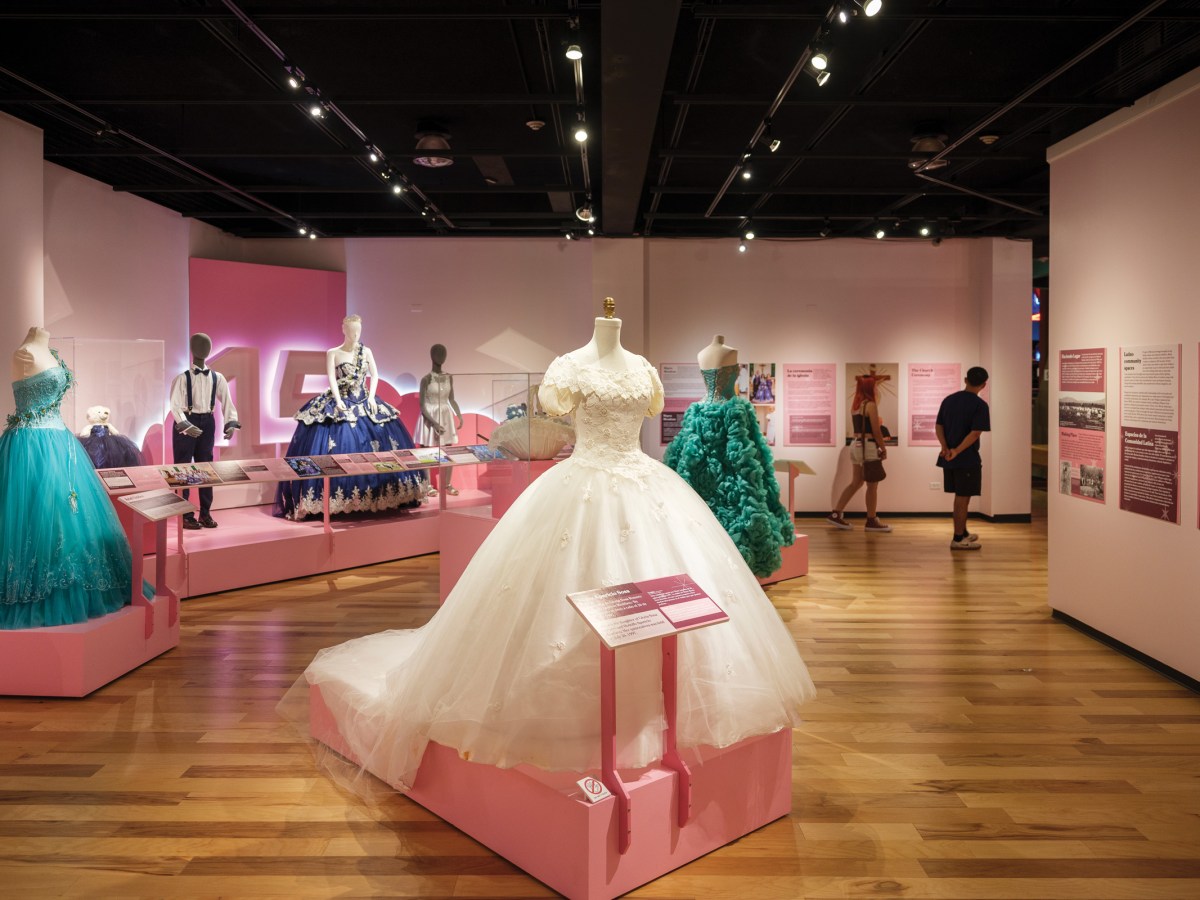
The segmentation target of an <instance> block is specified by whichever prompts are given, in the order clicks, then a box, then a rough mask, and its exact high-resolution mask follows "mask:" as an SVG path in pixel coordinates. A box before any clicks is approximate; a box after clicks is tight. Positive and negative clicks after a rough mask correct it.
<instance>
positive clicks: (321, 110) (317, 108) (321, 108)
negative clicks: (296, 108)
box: [308, 103, 325, 119]
mask: <svg viewBox="0 0 1200 900" xmlns="http://www.w3.org/2000/svg"><path fill="white" fill-rule="evenodd" d="M308 114H309V115H310V116H312V117H313V118H314V119H323V118H325V105H324V104H323V103H314V104H313V105H312V106H310V107H309V108H308Z"/></svg>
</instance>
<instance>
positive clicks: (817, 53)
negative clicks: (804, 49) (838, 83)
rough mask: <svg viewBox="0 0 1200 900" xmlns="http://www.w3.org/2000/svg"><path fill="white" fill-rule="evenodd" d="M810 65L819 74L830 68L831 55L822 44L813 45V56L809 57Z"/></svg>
mask: <svg viewBox="0 0 1200 900" xmlns="http://www.w3.org/2000/svg"><path fill="white" fill-rule="evenodd" d="M808 64H809V65H810V66H812V67H813V68H814V69H816V70H817V71H818V72H824V71H825V70H826V69H828V68H829V53H828V51H827V50H825V48H824V47H822V46H821V45H820V44H813V48H812V56H811V57H809V60H808Z"/></svg>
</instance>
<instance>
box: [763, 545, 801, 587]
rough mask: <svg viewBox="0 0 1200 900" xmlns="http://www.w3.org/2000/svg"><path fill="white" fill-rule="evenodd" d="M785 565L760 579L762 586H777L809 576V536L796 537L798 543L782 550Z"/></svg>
mask: <svg viewBox="0 0 1200 900" xmlns="http://www.w3.org/2000/svg"><path fill="white" fill-rule="evenodd" d="M782 556H783V565H781V566H780V567H779V568H778V569H776V570H775V571H774V572H772V573H771V574H770V575H768V576H767V577H766V578H760V579H758V583H759V584H761V585H764V586H766V585H768V584H776V583H778V582H780V581H787V580H788V579H789V578H799V577H800V576H801V575H807V574H808V535H806V534H798V535H796V543H794V544H792V546H790V547H784V548H783V549H782Z"/></svg>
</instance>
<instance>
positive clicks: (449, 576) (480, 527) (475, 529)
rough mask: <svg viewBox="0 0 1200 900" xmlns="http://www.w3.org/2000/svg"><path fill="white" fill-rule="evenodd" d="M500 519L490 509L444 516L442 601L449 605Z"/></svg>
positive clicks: (440, 570)
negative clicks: (464, 574) (468, 565)
mask: <svg viewBox="0 0 1200 900" xmlns="http://www.w3.org/2000/svg"><path fill="white" fill-rule="evenodd" d="M498 521H500V520H499V519H494V518H492V516H491V514H490V510H489V509H488V507H486V506H485V507H475V508H474V509H471V510H462V511H459V510H451V511H447V512H444V513H442V519H441V534H440V535H439V542H440V545H441V551H440V555H439V558H438V570H439V575H438V581H439V584H438V589H439V590H438V599H439V602H441V603H445V602H446V598H447V597H448V596H450V592H451V591H452V590H454V585H456V584H458V579H459V578H460V577H462V573H463V571H464V570H465V569H466V568H467V563H469V562H470V561H471V557H473V556H474V555H475V551H476V550H478V549H479V547H480V546H481V545H482V544H483V542H484V541H485V540H487V537H488V535H489V534H491V533H492V529H493V528H495V527H496V523H497V522H498Z"/></svg>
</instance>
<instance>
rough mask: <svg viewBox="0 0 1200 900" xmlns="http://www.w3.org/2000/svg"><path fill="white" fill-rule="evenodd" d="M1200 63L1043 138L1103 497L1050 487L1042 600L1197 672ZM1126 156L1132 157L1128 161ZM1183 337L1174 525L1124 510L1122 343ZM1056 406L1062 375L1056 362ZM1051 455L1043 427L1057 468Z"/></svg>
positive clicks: (1060, 333) (1064, 308)
mask: <svg viewBox="0 0 1200 900" xmlns="http://www.w3.org/2000/svg"><path fill="white" fill-rule="evenodd" d="M1198 146H1200V69H1197V70H1195V71H1193V72H1191V73H1190V74H1188V75H1185V76H1183V77H1182V78H1180V79H1177V80H1176V81H1175V82H1173V83H1172V84H1169V85H1167V86H1165V87H1163V88H1162V89H1160V90H1159V91H1157V92H1155V93H1154V94H1151V95H1149V96H1147V97H1145V98H1143V99H1142V100H1140V101H1138V103H1136V104H1135V105H1134V106H1133V107H1131V108H1129V109H1126V110H1121V111H1120V112H1117V113H1114V114H1113V115H1111V116H1109V117H1107V118H1106V119H1104V120H1102V121H1100V122H1098V123H1096V124H1095V125H1093V126H1092V127H1090V128H1088V129H1086V130H1085V131H1083V132H1080V133H1079V134H1077V135H1074V136H1072V137H1071V138H1068V139H1067V140H1065V141H1063V142H1061V143H1059V144H1057V145H1055V146H1054V147H1051V148H1050V152H1049V154H1048V156H1049V159H1050V201H1051V208H1052V209H1053V210H1054V215H1053V218H1052V219H1051V227H1050V240H1051V244H1052V246H1053V247H1054V262H1053V288H1054V289H1053V292H1052V296H1053V299H1052V305H1051V316H1052V318H1053V329H1052V330H1051V332H1050V334H1051V346H1050V352H1049V354H1048V355H1047V359H1050V360H1057V359H1058V355H1059V351H1060V350H1063V349H1068V348H1072V347H1106V348H1109V353H1108V355H1107V367H1108V370H1107V372H1106V373H1105V375H1106V380H1107V383H1108V384H1109V385H1110V389H1109V395H1108V428H1107V431H1106V434H1105V439H1106V441H1107V445H1106V456H1107V459H1108V471H1107V472H1106V475H1105V481H1106V482H1107V489H1106V495H1107V496H1106V500H1105V502H1104V503H1103V504H1100V503H1079V502H1077V501H1075V500H1074V499H1072V498H1070V497H1066V496H1063V495H1062V494H1059V493H1058V492H1057V491H1055V490H1054V489H1053V488H1052V489H1051V490H1050V492H1049V497H1048V503H1049V517H1050V524H1049V528H1050V532H1049V538H1050V558H1049V566H1050V576H1049V589H1050V605H1051V606H1052V607H1053V608H1054V609H1057V610H1061V611H1062V612H1065V613H1067V614H1068V615H1071V616H1074V617H1075V618H1076V619H1079V620H1081V621H1083V622H1085V623H1087V624H1088V625H1091V626H1092V627H1094V628H1097V629H1099V630H1100V631H1102V632H1104V633H1106V634H1108V635H1111V636H1112V637H1115V638H1117V639H1118V640H1120V641H1123V642H1124V643H1126V644H1129V645H1130V646H1132V647H1134V648H1136V649H1138V650H1140V651H1142V652H1143V653H1146V654H1148V655H1149V656H1151V657H1153V658H1155V659H1157V660H1159V661H1161V662H1163V663H1166V664H1167V665H1169V666H1171V667H1173V668H1175V669H1178V670H1179V671H1181V672H1184V673H1185V674H1187V675H1190V676H1191V677H1192V678H1200V655H1198V654H1197V652H1196V635H1200V604H1198V603H1197V602H1196V584H1197V582H1200V555H1197V553H1196V545H1197V541H1198V537H1197V530H1196V526H1197V512H1198V510H1197V506H1198V504H1197V489H1198V481H1197V402H1198V399H1200V398H1198V396H1197V394H1198V391H1197V362H1198V360H1197V338H1198V336H1200V305H1198V304H1197V302H1196V290H1197V289H1196V264H1195V259H1196V247H1195V237H1196V228H1195V218H1196V211H1197V209H1198V208H1200V170H1198V169H1197V166H1196V148H1197V147H1198ZM1131 161H1133V162H1132V164H1131ZM1176 342H1182V344H1183V360H1182V370H1181V371H1182V381H1183V384H1182V394H1181V398H1180V411H1181V422H1180V425H1181V431H1180V458H1181V467H1180V503H1181V521H1182V524H1179V525H1176V524H1173V523H1169V522H1161V521H1156V520H1154V519H1151V518H1147V517H1146V516H1140V515H1135V514H1133V513H1129V512H1123V511H1121V509H1120V508H1119V496H1118V491H1119V489H1120V487H1119V482H1120V476H1119V470H1118V460H1119V458H1120V456H1119V449H1120V448H1119V437H1118V435H1119V424H1118V418H1117V413H1118V411H1119V406H1120V398H1119V396H1118V395H1117V393H1116V391H1115V389H1114V386H1116V385H1118V384H1119V383H1120V382H1119V378H1118V374H1119V366H1120V357H1119V354H1118V353H1117V348H1118V347H1120V346H1122V345H1125V346H1136V345H1142V344H1166V343H1170V344H1174V343H1176ZM1049 383H1050V387H1051V394H1050V410H1051V413H1050V414H1051V417H1053V416H1054V414H1055V413H1054V410H1055V409H1056V408H1057V401H1058V387H1057V385H1058V377H1057V374H1056V373H1051V374H1050V377H1049ZM1058 457H1059V448H1058V431H1057V429H1056V428H1054V427H1053V418H1052V420H1051V428H1050V447H1049V460H1050V463H1051V470H1052V471H1053V470H1054V463H1056V462H1057V460H1058Z"/></svg>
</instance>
